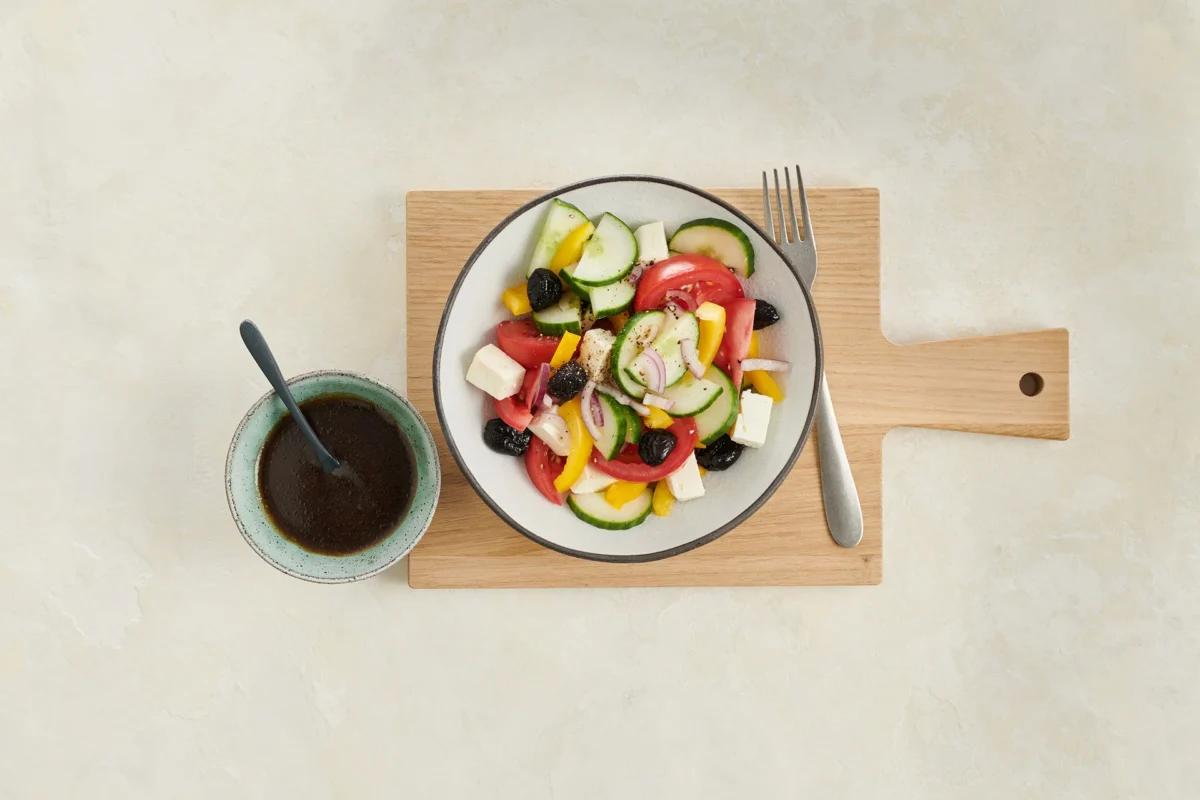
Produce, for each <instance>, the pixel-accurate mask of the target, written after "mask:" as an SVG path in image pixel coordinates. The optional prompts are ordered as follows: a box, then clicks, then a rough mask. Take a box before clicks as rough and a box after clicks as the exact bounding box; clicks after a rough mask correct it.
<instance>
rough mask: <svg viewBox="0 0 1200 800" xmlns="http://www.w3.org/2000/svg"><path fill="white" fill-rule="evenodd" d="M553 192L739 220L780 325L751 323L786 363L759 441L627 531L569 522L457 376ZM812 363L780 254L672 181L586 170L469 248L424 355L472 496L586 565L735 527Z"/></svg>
mask: <svg viewBox="0 0 1200 800" xmlns="http://www.w3.org/2000/svg"><path fill="white" fill-rule="evenodd" d="M555 198H559V199H561V200H563V201H566V202H568V203H570V204H572V205H574V206H576V207H578V208H579V209H582V210H583V211H584V212H585V213H587V214H588V215H589V216H590V217H592V218H593V219H595V218H597V217H599V216H600V215H601V214H602V213H603V212H611V213H613V214H615V215H617V216H619V217H620V218H621V219H623V220H626V221H627V222H629V224H630V225H631V226H635V227H636V225H639V224H641V223H645V222H651V221H656V220H662V221H664V222H665V223H666V226H667V228H668V229H673V228H675V227H677V226H678V225H680V224H681V223H683V222H685V221H688V220H695V219H700V218H715V219H718V220H724V221H725V222H727V223H730V224H732V225H734V226H736V227H737V228H739V229H740V230H741V231H742V232H743V233H744V234H745V236H746V238H747V240H748V242H749V246H750V247H752V248H753V252H754V265H755V269H754V273H753V275H752V276H751V277H750V278H749V280H748V281H747V284H748V286H749V287H750V288H751V290H752V291H753V294H754V296H755V297H758V298H761V299H765V300H768V301H770V302H771V304H772V305H774V306H775V307H776V309H778V311H779V315H780V317H781V319H780V321H779V322H778V323H776V324H774V325H772V326H771V327H769V328H766V329H764V330H761V331H759V334H760V337H761V342H762V350H763V353H764V354H770V356H771V357H772V358H777V359H782V360H786V361H788V362H789V363H790V370H789V371H788V372H787V373H786V374H784V375H782V376H781V377H780V382H781V384H782V388H783V390H784V397H783V399H782V400H781V401H779V402H776V403H775V404H774V407H773V409H772V413H771V417H770V427H769V431H768V435H767V437H766V440H765V441H764V443H763V445H762V446H761V447H758V448H747V449H746V451H745V452H744V453H743V454H742V457H741V458H740V459H739V460H738V462H737V463H736V464H735V465H734V466H733V467H732V468H730V469H728V470H726V471H721V472H710V473H708V475H707V476H705V478H704V487H705V495H704V496H703V497H700V498H697V499H694V500H689V501H686V502H677V503H675V505H674V507H673V509H672V512H671V514H670V515H669V516H666V517H656V516H653V515H651V516H650V517H649V518H648V519H646V520H645V522H643V523H642V524H640V525H638V526H636V527H633V528H630V529H628V530H605V529H602V528H599V527H595V526H593V525H589V524H587V523H585V522H584V521H583V520H581V519H578V518H577V517H576V516H575V515H573V514H572V513H571V511H570V510H569V509H568V508H567V507H566V505H565V504H564V505H563V506H561V507H558V506H554V505H552V504H550V503H549V502H548V501H547V500H546V498H545V497H543V496H542V495H541V494H539V492H538V490H537V489H536V488H535V487H534V485H533V483H532V482H531V481H530V479H529V477H528V476H527V474H526V470H525V465H524V463H523V460H522V459H520V458H513V457H512V456H508V455H504V454H501V453H498V452H495V451H494V450H492V449H490V448H489V447H488V446H487V445H486V444H485V442H484V439H483V436H482V434H481V432H482V430H483V428H484V424H485V423H486V421H487V420H488V419H490V418H492V417H494V416H496V414H495V413H494V411H493V403H492V399H491V398H490V397H487V396H486V395H484V394H483V393H482V392H480V391H479V390H478V389H477V388H476V387H475V386H472V385H471V384H469V383H468V382H467V381H466V379H465V377H464V375H465V373H466V370H467V366H468V365H469V364H470V363H471V360H472V356H473V355H474V354H475V353H476V352H477V351H478V350H479V349H480V348H481V347H483V346H484V345H486V344H489V343H494V341H495V339H494V331H495V328H496V326H497V325H498V324H499V323H500V322H502V321H504V320H508V319H511V318H512V316H511V314H509V312H508V311H507V310H506V309H505V307H504V305H503V304H502V303H501V302H500V300H499V297H500V294H501V292H502V291H503V290H504V289H505V287H508V286H512V285H513V284H514V283H517V282H519V281H520V280H522V279H523V278H524V277H525V267H526V266H527V265H528V263H529V259H530V252H531V250H532V248H533V244H534V241H535V239H536V237H537V233H538V230H539V227H540V225H541V223H542V220H543V217H544V216H545V214H546V208H547V206H548V204H550V203H551V201H553V200H554V199H555ZM822 368H823V353H822V347H821V334H820V327H819V324H818V321H817V314H816V309H815V307H814V304H813V301H812V297H811V295H810V293H809V291H808V289H807V288H805V286H804V285H803V283H802V282H801V281H800V279H799V278H798V277H797V275H796V274H795V272H793V271H792V269H791V268H790V267H789V266H788V263H787V261H786V259H785V258H784V255H783V253H782V252H781V251H780V250H779V248H778V247H777V246H776V245H775V243H774V242H772V241H770V240H769V239H768V238H767V237H766V235H765V234H764V233H763V232H762V231H761V230H760V229H759V228H758V227H757V226H756V225H755V224H754V223H753V222H752V221H751V220H750V219H749V218H748V217H747V216H746V215H745V214H743V213H742V212H741V211H739V210H738V209H736V208H735V207H733V206H732V205H730V204H728V203H726V202H725V201H723V200H721V199H720V198H718V197H716V196H714V195H712V194H710V193H708V192H706V191H704V190H702V189H698V188H696V187H693V186H689V185H687V184H685V183H680V182H678V181H674V180H670V179H666V178H659V177H652V176H642V175H629V176H611V177H601V178H594V179H591V180H586V181H582V182H579V183H574V184H571V185H568V186H564V187H562V188H559V189H555V190H554V191H551V192H548V193H546V194H544V195H542V196H540V197H538V198H536V199H535V200H532V201H531V202H529V203H526V204H525V205H523V206H521V207H520V208H518V209H516V210H515V211H513V212H512V214H510V215H509V216H508V217H507V218H505V219H504V220H502V221H501V222H500V223H499V224H498V225H497V226H496V227H495V228H494V229H493V230H492V231H491V232H490V233H489V234H488V235H487V236H486V237H485V238H484V239H483V241H482V242H480V244H479V245H478V246H477V247H476V249H475V251H474V252H473V253H472V254H471V256H470V258H469V259H468V260H467V262H466V264H465V265H464V266H463V269H462V271H461V273H460V274H459V276H458V279H457V280H456V281H455V283H454V286H453V287H452V289H451V291H450V295H449V297H448V299H447V301H446V306H445V309H444V310H443V312H442V319H441V323H440V325H439V327H438V332H437V339H436V342H435V347H434V355H433V383H434V400H435V405H436V410H437V415H438V420H439V422H440V424H441V426H442V430H443V432H444V434H445V438H446V443H447V445H448V446H449V449H450V452H451V454H452V455H453V457H454V459H455V461H456V462H457V464H458V466H459V468H460V469H461V470H462V472H463V475H464V476H465V477H466V479H467V481H468V482H469V483H470V484H471V486H472V488H473V489H474V490H475V491H476V493H478V495H479V496H480V498H481V499H482V500H483V501H484V502H485V503H486V504H487V505H488V506H489V507H490V508H491V509H492V510H493V511H494V512H495V513H496V514H497V515H498V516H499V517H500V518H501V519H503V520H504V521H505V522H506V523H508V524H509V525H510V526H512V527H513V528H515V529H516V530H517V531H519V532H520V533H522V534H524V535H525V536H527V537H529V538H530V539H532V540H533V541H535V542H537V543H539V544H541V545H544V546H546V547H549V548H551V549H553V550H557V551H559V552H561V553H565V554H567V555H571V556H576V557H580V558H587V559H594V560H598V561H607V562H618V563H633V562H643V561H653V560H657V559H662V558H667V557H670V556H674V555H678V554H680V553H684V552H687V551H688V550H692V549H694V548H696V547H699V546H701V545H704V544H706V543H708V542H711V541H713V540H715V539H717V538H718V537H720V536H721V535H723V534H725V533H727V532H728V531H730V530H732V529H733V528H735V527H736V526H737V525H739V524H740V523H742V522H744V521H745V520H746V519H748V518H749V517H750V516H751V515H752V514H753V513H754V512H755V511H757V510H758V509H759V508H760V507H761V506H762V505H763V504H764V503H765V502H766V501H767V500H768V499H769V498H770V497H771V495H772V494H773V493H774V492H775V491H776V489H778V487H779V486H780V485H781V484H782V483H783V481H784V480H785V479H786V478H787V475H788V473H789V472H790V470H791V468H792V465H793V464H794V463H795V461H796V459H797V457H798V456H799V455H800V452H801V451H802V449H803V447H804V445H805V443H806V442H807V440H808V437H809V433H810V432H811V430H812V425H813V415H814V410H815V406H816V397H817V391H818V389H819V386H820V383H819V382H820V379H821V378H820V376H821V373H822Z"/></svg>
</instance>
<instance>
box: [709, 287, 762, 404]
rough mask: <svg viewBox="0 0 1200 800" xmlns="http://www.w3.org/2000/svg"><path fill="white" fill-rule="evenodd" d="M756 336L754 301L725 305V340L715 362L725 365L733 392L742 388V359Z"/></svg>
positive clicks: (730, 302)
mask: <svg viewBox="0 0 1200 800" xmlns="http://www.w3.org/2000/svg"><path fill="white" fill-rule="evenodd" d="M753 335H754V301H753V300H750V299H748V298H745V297H739V298H738V299H736V300H730V301H729V302H728V303H726V304H725V338H723V339H721V346H720V347H719V348H718V349H717V356H716V358H715V359H713V360H714V361H716V362H718V363H719V364H723V365H724V366H723V369H725V370H726V371H727V372H728V373H729V378H730V380H732V381H733V390H734V391H735V392H736V391H741V388H742V359H744V358H745V357H746V354H747V353H748V352H750V337H751V336H753Z"/></svg>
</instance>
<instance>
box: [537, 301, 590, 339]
mask: <svg viewBox="0 0 1200 800" xmlns="http://www.w3.org/2000/svg"><path fill="white" fill-rule="evenodd" d="M582 321H583V313H582V312H581V311H580V302H579V296H578V295H574V294H571V293H570V292H563V296H562V297H560V298H559V300H558V302H557V303H555V304H554V305H552V306H550V307H549V308H543V309H542V310H541V311H535V312H533V324H534V325H536V326H537V329H538V330H539V331H540V332H542V333H544V334H546V335H547V336H561V335H562V334H563V333H565V332H566V331H570V332H571V333H580V332H582V331H583V325H582Z"/></svg>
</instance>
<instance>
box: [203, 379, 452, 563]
mask: <svg viewBox="0 0 1200 800" xmlns="http://www.w3.org/2000/svg"><path fill="white" fill-rule="evenodd" d="M330 377H334V378H350V379H352V380H358V381H362V382H363V383H369V384H372V385H373V386H376V387H378V388H380V389H383V390H384V391H385V392H388V393H389V394H391V395H392V396H394V397H395V398H396V399H398V400H399V401H400V403H401V405H403V406H405V407H406V408H408V410H409V411H410V412H412V415H413V418H414V419H416V420H417V422H419V423H420V425H421V429H422V430H424V431H425V435H426V436H427V437H429V445H430V448H431V450H432V451H433V497H434V500H433V503H432V505H431V507H430V510H429V518H428V519H426V520H425V524H424V525H423V526H422V528H421V531H420V532H419V533H418V534H417V536H416V538H415V539H413V543H412V544H411V545H409V547H408V549H406V550H404V551H403V552H402V553H400V555H398V556H396V557H395V558H391V559H389V560H388V561H387V562H386V563H384V564H381V565H380V566H378V567H376V568H375V569H372V570H371V571H369V572H363V573H359V574H356V575H350V576H349V577H345V578H323V577H320V576H318V575H308V574H306V573H303V572H297V571H296V570H294V569H290V568H289V567H287V566H286V565H284V564H280V563H279V562H278V561H276V560H275V559H273V558H271V556H270V554H269V553H267V552H266V551H265V550H263V549H262V548H261V547H259V546H258V542H256V541H255V540H254V538H253V537H252V536H251V535H250V534H249V532H247V530H246V524H245V523H244V522H243V521H242V516H241V514H239V513H238V509H237V505H236V504H235V502H234V499H233V451H234V450H235V449H236V448H237V443H238V442H239V441H240V440H241V438H242V434H243V433H244V432H245V429H246V426H247V425H248V424H249V423H250V418H251V417H253V416H254V414H255V412H257V411H258V410H259V408H261V407H262V406H263V404H265V403H267V402H268V401H269V400H270V399H271V398H272V397H274V396H275V390H274V389H271V390H268V391H267V393H266V394H264V395H263V396H262V397H260V398H258V400H256V401H255V402H254V405H252V406H250V410H249V411H247V412H246V413H245V415H243V416H242V419H241V421H240V422H239V423H238V426H237V429H236V430H235V431H234V432H233V439H231V440H230V442H229V450H228V451H227V452H226V454H225V502H226V503H228V504H229V513H230V514H231V515H232V516H233V521H234V523H235V524H236V525H237V529H238V533H240V534H241V535H242V538H243V539H245V540H246V544H248V545H250V549H252V550H253V551H254V552H255V553H258V555H259V557H260V558H261V559H262V560H263V561H265V562H267V563H268V564H270V565H271V566H272V567H274V568H275V569H277V570H279V571H280V572H282V573H284V574H286V575H291V576H292V577H293V578H299V579H300V580H304V581H308V582H310V583H354V582H356V581H361V580H366V579H367V578H373V577H375V576H376V575H378V574H379V573H381V572H383V571H384V570H386V569H389V568H390V567H394V566H395V565H396V563H397V562H399V561H400V559H402V558H404V557H405V556H407V555H408V554H409V553H411V552H412V551H413V548H415V547H416V546H417V544H418V543H419V542H420V541H421V540H422V539H424V538H425V533H426V532H427V531H428V530H429V526H430V525H431V524H432V523H433V516H434V514H435V513H436V512H437V501H438V498H439V497H440V496H441V494H442V464H441V460H440V459H439V458H438V452H437V440H436V439H435V438H434V437H433V431H431V430H430V429H429V424H428V423H426V422H425V419H424V418H423V417H422V416H421V412H419V411H417V408H416V406H414V405H413V404H412V403H410V402H409V401H408V398H407V397H405V396H404V395H403V394H401V393H400V392H398V391H396V390H395V389H393V388H392V387H391V386H388V385H387V384H386V383H383V382H382V381H377V380H375V379H374V378H368V377H367V376H366V375H360V374H359V373H357V372H346V371H345V370H338V369H319V370H314V371H312V372H305V373H303V374H301V375H295V376H293V377H291V378H288V379H287V383H288V386H291V385H293V384H296V383H299V382H300V381H306V380H311V379H314V378H330ZM414 458H415V456H414ZM414 501H415V497H414ZM410 510H411V509H410ZM394 534H395V531H393V532H392V533H391V534H389V536H391V535H394ZM322 557H325V558H337V556H322Z"/></svg>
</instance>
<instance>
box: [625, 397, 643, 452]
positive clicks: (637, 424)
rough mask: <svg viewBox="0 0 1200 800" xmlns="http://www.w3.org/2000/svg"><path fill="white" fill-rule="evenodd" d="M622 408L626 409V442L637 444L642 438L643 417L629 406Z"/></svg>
mask: <svg viewBox="0 0 1200 800" xmlns="http://www.w3.org/2000/svg"><path fill="white" fill-rule="evenodd" d="M621 408H623V409H625V443H626V444H637V443H638V442H640V441H641V440H642V418H641V417H640V416H638V413H637V412H636V411H634V410H633V409H632V408H630V407H629V406H621Z"/></svg>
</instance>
